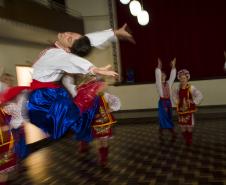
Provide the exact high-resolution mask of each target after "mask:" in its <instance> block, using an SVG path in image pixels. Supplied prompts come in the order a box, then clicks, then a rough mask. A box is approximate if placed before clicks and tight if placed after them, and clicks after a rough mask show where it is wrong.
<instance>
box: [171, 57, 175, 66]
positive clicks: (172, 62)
mask: <svg viewBox="0 0 226 185" xmlns="http://www.w3.org/2000/svg"><path fill="white" fill-rule="evenodd" d="M171 67H172V68H175V67H176V58H174V59H173V60H172V61H171Z"/></svg>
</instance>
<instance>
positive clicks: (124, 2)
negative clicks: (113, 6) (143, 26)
mask: <svg viewBox="0 0 226 185" xmlns="http://www.w3.org/2000/svg"><path fill="white" fill-rule="evenodd" d="M120 2H121V3H122V4H128V3H129V2H130V0H120Z"/></svg>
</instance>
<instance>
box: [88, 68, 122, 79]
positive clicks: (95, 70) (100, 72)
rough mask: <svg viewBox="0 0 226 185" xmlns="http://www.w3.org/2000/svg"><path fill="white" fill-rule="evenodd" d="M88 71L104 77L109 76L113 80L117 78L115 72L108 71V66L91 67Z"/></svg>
mask: <svg viewBox="0 0 226 185" xmlns="http://www.w3.org/2000/svg"><path fill="white" fill-rule="evenodd" d="M90 71H91V72H92V73H94V74H98V75H104V76H111V77H114V78H118V76H119V75H118V73H116V72H115V71H112V70H109V65H107V66H105V67H102V68H101V67H92V68H91V69H90Z"/></svg>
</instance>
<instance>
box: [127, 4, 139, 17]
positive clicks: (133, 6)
mask: <svg viewBox="0 0 226 185" xmlns="http://www.w3.org/2000/svg"><path fill="white" fill-rule="evenodd" d="M129 9H130V13H131V14H132V15H133V16H137V15H138V14H139V13H140V12H141V4H140V2H139V1H137V0H133V1H131V2H130V4H129Z"/></svg>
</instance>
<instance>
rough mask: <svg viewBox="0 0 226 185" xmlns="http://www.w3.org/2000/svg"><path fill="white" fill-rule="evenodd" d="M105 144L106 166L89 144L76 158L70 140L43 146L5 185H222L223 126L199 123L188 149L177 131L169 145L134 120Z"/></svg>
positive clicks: (225, 176)
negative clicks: (109, 144)
mask: <svg viewBox="0 0 226 185" xmlns="http://www.w3.org/2000/svg"><path fill="white" fill-rule="evenodd" d="M114 131H115V133H114V134H115V135H114V139H113V140H111V147H110V156H109V166H108V168H101V167H99V166H97V165H96V162H95V160H96V155H95V146H94V145H95V144H94V143H92V149H91V150H90V152H89V153H87V154H85V155H81V154H79V153H78V152H77V148H76V142H75V141H73V140H72V139H71V138H70V137H66V138H63V139H62V140H60V141H57V142H52V143H48V144H47V145H44V146H42V147H39V149H38V150H36V151H34V152H33V153H31V154H30V156H29V157H28V158H27V159H25V160H24V161H23V162H22V164H21V167H20V171H19V172H18V176H17V177H16V179H14V180H12V181H11V182H10V185H41V184H43V185H44V184H46V185H47V184H48V185H108V184H109V185H226V135H225V133H226V121H225V120H223V119H218V120H213V119H212V120H206V119H205V120H199V121H198V122H197V124H196V127H195V132H194V142H193V145H192V146H190V147H187V146H186V145H185V144H184V142H183V140H182V137H181V135H180V132H179V130H178V129H177V133H178V137H177V140H176V141H175V142H174V143H172V142H171V141H170V135H169V134H168V133H166V135H165V136H164V137H165V140H164V141H163V142H161V141H159V139H158V125H157V123H153V122H151V121H150V120H148V119H147V118H146V119H139V121H134V123H131V124H128V123H126V124H123V122H120V121H119V123H118V125H117V126H115V128H114Z"/></svg>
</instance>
